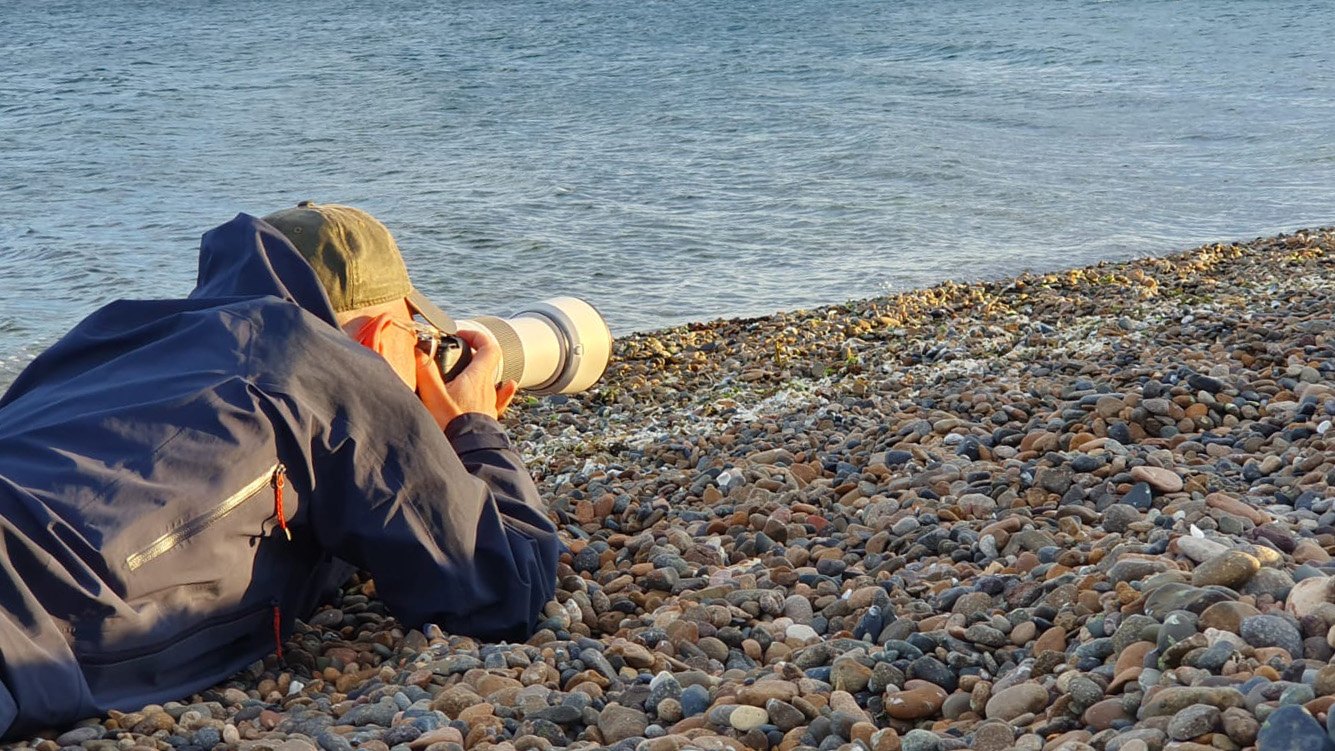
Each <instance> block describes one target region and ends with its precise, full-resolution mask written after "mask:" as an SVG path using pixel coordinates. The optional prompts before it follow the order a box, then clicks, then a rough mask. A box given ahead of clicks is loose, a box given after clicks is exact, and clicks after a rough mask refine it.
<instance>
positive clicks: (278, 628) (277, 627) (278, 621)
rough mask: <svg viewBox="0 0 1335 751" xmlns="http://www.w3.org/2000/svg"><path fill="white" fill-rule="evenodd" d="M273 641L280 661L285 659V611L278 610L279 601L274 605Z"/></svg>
mask: <svg viewBox="0 0 1335 751" xmlns="http://www.w3.org/2000/svg"><path fill="white" fill-rule="evenodd" d="M273 640H274V645H275V646H276V647H277V648H278V659H280V660H281V659H283V611H281V610H279V609H278V601H277V600H275V601H274V603H273Z"/></svg>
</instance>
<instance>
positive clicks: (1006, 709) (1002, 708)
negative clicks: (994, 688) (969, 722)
mask: <svg viewBox="0 0 1335 751" xmlns="http://www.w3.org/2000/svg"><path fill="white" fill-rule="evenodd" d="M1047 703H1048V692H1047V690H1045V689H1044V688H1043V687H1042V686H1039V685H1037V684H1033V683H1022V684H1020V685H1018V686H1012V687H1010V688H1007V689H1005V690H1003V691H1001V692H999V693H997V694H994V695H993V696H992V698H991V699H989V700H988V702H987V708H986V709H985V710H984V714H985V715H986V716H987V717H988V719H999V720H1014V719H1015V718H1017V717H1019V716H1021V715H1024V714H1028V713H1030V712H1037V711H1039V710H1040V709H1042V708H1043V707H1045V706H1047Z"/></svg>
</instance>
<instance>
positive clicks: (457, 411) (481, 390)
mask: <svg viewBox="0 0 1335 751" xmlns="http://www.w3.org/2000/svg"><path fill="white" fill-rule="evenodd" d="M459 338H460V339H463V340H464V343H465V344H467V345H468V346H469V347H471V348H472V349H473V361H472V362H470V363H469V364H468V367H466V368H464V369H463V371H462V372H460V373H459V375H457V376H455V377H454V379H453V380H451V381H450V382H449V383H445V381H444V379H443V378H441V375H440V369H439V368H438V367H436V363H435V362H434V361H432V359H431V358H430V357H428V356H427V355H426V353H424V352H422V351H421V350H415V352H416V356H417V394H418V396H420V397H421V399H422V404H424V405H426V408H427V410H428V411H429V412H431V416H432V417H434V418H436V424H437V425H439V426H440V429H441V430H444V429H445V426H447V425H449V424H450V423H451V422H452V421H453V420H454V418H456V417H458V416H460V415H463V414H467V413H469V412H479V413H481V414H484V415H487V416H489V417H495V418H498V419H499V418H500V416H501V414H502V413H504V412H505V408H506V407H508V406H510V402H511V400H513V399H514V397H515V392H516V391H518V390H519V384H517V383H515V382H514V381H506V382H505V383H502V384H501V385H500V386H497V385H496V383H495V381H494V379H495V377H496V367H497V366H498V365H500V362H501V346H500V345H499V344H497V343H496V340H495V339H494V338H493V337H492V335H491V334H489V333H485V332H481V331H470V330H465V331H460V332H459Z"/></svg>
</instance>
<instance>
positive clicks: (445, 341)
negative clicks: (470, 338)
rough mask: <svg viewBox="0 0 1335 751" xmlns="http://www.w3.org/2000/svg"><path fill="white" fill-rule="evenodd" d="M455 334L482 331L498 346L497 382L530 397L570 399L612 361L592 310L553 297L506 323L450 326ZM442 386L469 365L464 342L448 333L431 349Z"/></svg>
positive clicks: (608, 337)
mask: <svg viewBox="0 0 1335 751" xmlns="http://www.w3.org/2000/svg"><path fill="white" fill-rule="evenodd" d="M455 327H456V329H459V330H464V329H466V330H472V331H486V332H489V333H491V335H492V336H493V337H495V339H496V341H497V343H499V344H500V346H501V362H500V364H499V365H498V366H497V368H496V382H497V383H502V382H504V381H516V382H518V383H519V388H521V389H524V390H525V391H529V392H532V393H534V394H574V393H577V392H580V391H584V390H585V389H587V388H589V387H590V386H592V385H593V384H594V383H596V382H597V381H598V379H599V378H600V377H602V375H603V372H604V371H605V370H606V369H607V363H608V360H609V359H610V358H611V356H612V332H611V330H610V329H609V328H608V326H607V321H606V320H605V319H604V318H603V316H602V314H601V313H599V312H598V310H597V308H594V307H593V305H591V304H589V303H588V302H586V301H584V300H581V299H579V298H577V297H553V298H551V299H548V300H543V301H541V302H537V303H533V304H531V305H528V306H525V307H524V308H521V309H520V310H519V311H518V312H516V313H515V314H514V315H512V316H510V317H508V318H499V317H496V316H479V317H477V318H464V319H461V320H457V321H455ZM435 352H436V355H435V356H436V364H437V365H438V366H439V367H440V371H441V375H442V376H443V377H444V378H445V380H446V381H449V380H450V379H452V378H454V377H455V376H456V375H458V374H459V372H460V371H462V370H463V369H464V368H465V367H467V366H468V363H469V362H471V361H472V352H471V350H470V349H469V347H468V345H467V344H464V342H463V340H462V339H460V338H459V337H458V336H455V335H454V332H449V333H447V334H445V335H444V336H442V337H441V339H440V342H439V344H438V345H437V346H436V347H435Z"/></svg>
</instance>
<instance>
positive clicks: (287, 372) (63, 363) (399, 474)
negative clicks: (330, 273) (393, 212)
mask: <svg viewBox="0 0 1335 751" xmlns="http://www.w3.org/2000/svg"><path fill="white" fill-rule="evenodd" d="M289 536H290V539H289ZM557 546H558V543H557V538H556V533H555V529H554V528H553V526H552V524H551V523H550V522H549V521H548V520H547V517H546V515H545V514H544V512H543V507H542V504H541V502H540V500H539V498H538V494H537V490H536V488H535V487H534V485H533V481H532V479H531V478H530V476H529V474H528V472H527V471H526V470H525V468H524V466H523V463H522V462H521V460H520V458H519V456H518V454H516V453H515V451H514V450H513V449H512V448H511V446H510V442H509V440H508V439H507V438H506V435H505V433H504V431H503V430H502V428H501V426H500V425H499V424H498V423H497V422H496V421H495V420H493V419H491V418H489V417H485V416H482V415H465V416H463V417H460V418H458V419H457V420H455V421H454V422H453V423H451V424H450V426H449V428H448V429H447V430H446V431H445V432H444V433H443V434H442V431H441V430H440V428H438V427H437V426H436V424H435V422H434V421H433V419H432V418H431V415H430V414H429V413H428V412H427V411H426V409H425V408H424V407H423V406H422V404H421V402H420V401H419V400H418V399H417V397H416V395H414V394H413V393H412V392H411V391H410V390H409V389H408V388H406V387H405V386H404V385H403V382H402V381H400V380H399V378H398V377H397V376H396V375H395V374H394V372H393V370H392V369H391V368H390V367H389V365H388V364H387V363H385V361H384V360H382V359H381V358H380V357H378V356H377V355H375V354H374V353H372V352H370V351H369V350H367V349H365V348H363V347H361V346H360V345H358V344H356V343H355V342H353V341H352V340H351V339H350V338H349V337H348V336H347V335H345V334H344V333H343V332H342V331H341V330H340V329H339V328H338V327H337V325H336V322H335V318H334V313H333V310H332V309H331V307H330V304H329V301H328V299H327V298H326V296H325V294H324V291H323V289H322V288H321V287H320V285H319V282H318V281H317V280H316V277H315V274H314V272H312V271H311V269H310V267H309V266H308V265H307V264H306V262H305V261H304V260H303V259H302V258H301V256H300V255H299V254H298V253H297V252H296V251H295V250H294V249H293V248H292V246H291V245H290V244H289V243H288V242H287V240H285V239H284V238H283V237H282V236H281V235H280V234H278V233H277V232H276V231H275V230H274V229H273V228H272V227H270V226H269V225H267V224H265V223H264V222H263V221H261V220H259V219H256V218H254V217H251V216H247V215H245V214H241V215H239V216H237V218H235V219H233V220H232V221H231V222H228V223H227V224H224V225H222V226H220V227H218V228H216V229H214V230H212V231H210V232H209V233H207V234H206V235H204V239H203V243H202V246H201V252H200V260H199V283H198V286H197V287H196V288H195V290H194V292H192V293H191V295H190V297H189V298H187V299H185V300H152V301H120V302H115V303H112V304H110V305H108V306H106V307H104V308H102V309H101V310H99V311H97V312H95V313H93V314H92V315H91V316H89V317H88V318H87V319H85V320H84V321H83V322H82V323H80V324H79V325H78V326H77V327H76V328H75V329H74V330H73V331H71V332H70V333H69V334H67V335H66V336H65V337H64V338H62V339H61V340H60V341H59V342H57V343H56V344H55V345H54V346H52V347H51V348H50V349H49V350H47V351H46V352H45V353H43V354H42V355H40V356H39V357H38V358H37V359H36V360H34V361H33V362H32V364H31V365H30V366H29V367H28V368H27V369H26V370H24V371H23V373H22V374H21V375H19V377H18V379H17V380H15V381H14V383H13V385H12V386H11V387H10V389H9V391H8V392H7V393H6V394H5V395H4V398H3V399H0V659H3V667H0V736H4V737H6V738H14V737H16V736H19V735H21V734H23V733H28V732H31V731H33V730H35V729H39V728H42V727H48V726H59V725H63V724H68V723H70V722H73V721H76V720H78V719H80V718H83V717H87V716H91V715H96V714H101V713H104V712H105V711H106V710H108V709H127V710H128V709H137V708H139V707H142V706H143V705H145V704H148V703H156V702H161V701H164V700H168V699H173V698H181V697H183V696H186V695H188V694H190V693H192V692H194V691H197V690H201V689H203V688H206V687H208V686H210V685H213V684H215V683H217V682H218V681H220V680H223V679H225V678H226V677H228V676H229V675H231V674H233V673H235V672H236V671H238V670H240V669H241V668H243V667H245V666H246V665H247V664H249V663H251V662H253V661H255V660H256V659H259V658H261V657H263V656H264V655H266V654H268V653H270V652H272V651H274V649H275V646H276V633H275V631H276V630H278V629H280V628H281V630H282V631H283V632H286V630H287V629H288V628H290V626H291V619H292V618H294V617H298V616H307V615H309V613H310V612H311V610H312V609H313V607H314V606H315V605H316V604H317V601H318V599H319V598H320V596H321V594H322V593H324V592H327V591H328V589H329V587H330V586H331V585H337V583H338V579H339V577H340V576H341V575H345V574H346V573H348V571H349V568H348V564H351V565H353V566H357V567H361V568H364V569H366V570H368V571H369V572H370V573H371V574H372V576H374V577H375V581H376V591H377V592H378V593H379V596H380V597H381V598H383V599H384V601H385V603H386V604H387V605H388V606H389V608H390V610H391V611H392V612H393V613H394V614H395V615H396V616H397V617H398V618H399V619H400V620H402V621H403V622H405V623H406V624H408V625H411V626H419V625H421V624H422V623H424V622H432V623H438V624H440V625H441V627H442V628H444V629H446V630H447V631H452V632H457V633H466V634H472V635H476V636H479V637H482V638H486V639H519V638H524V637H526V636H527V635H528V633H529V632H530V630H531V629H532V625H533V623H534V621H535V620H536V616H537V614H538V612H539V611H540V609H541V608H542V605H543V604H544V603H545V602H547V600H549V599H550V598H551V596H552V594H553V590H554V587H555V568H556V557H557ZM276 616H277V618H278V619H279V625H278V626H276V625H275V621H276Z"/></svg>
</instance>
